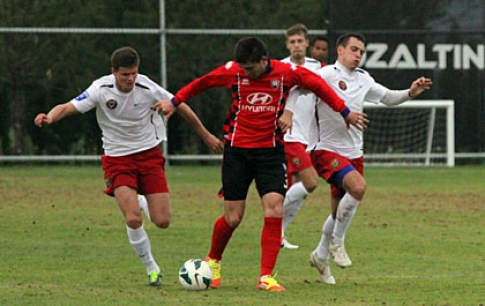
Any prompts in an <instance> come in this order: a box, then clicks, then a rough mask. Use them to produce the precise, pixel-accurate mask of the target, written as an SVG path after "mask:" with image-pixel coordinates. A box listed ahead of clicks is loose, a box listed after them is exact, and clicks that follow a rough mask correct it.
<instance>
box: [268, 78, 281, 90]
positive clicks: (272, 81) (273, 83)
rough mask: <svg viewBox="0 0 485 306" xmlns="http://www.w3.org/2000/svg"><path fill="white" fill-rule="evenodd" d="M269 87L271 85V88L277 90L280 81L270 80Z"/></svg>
mask: <svg viewBox="0 0 485 306" xmlns="http://www.w3.org/2000/svg"><path fill="white" fill-rule="evenodd" d="M270 85H271V88H273V89H277V88H278V87H279V86H280V81H279V80H271V81H270Z"/></svg>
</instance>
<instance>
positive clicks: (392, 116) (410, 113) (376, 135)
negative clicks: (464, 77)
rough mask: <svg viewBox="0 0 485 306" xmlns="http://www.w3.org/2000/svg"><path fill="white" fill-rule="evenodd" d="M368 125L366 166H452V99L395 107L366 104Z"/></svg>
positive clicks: (453, 161)
mask: <svg viewBox="0 0 485 306" xmlns="http://www.w3.org/2000/svg"><path fill="white" fill-rule="evenodd" d="M364 112H365V113H367V115H368V118H369V120H370V123H369V125H368V128H367V129H366V130H365V132H364V157H365V163H366V165H370V166H373V165H375V166H447V167H453V166H454V165H455V118H454V117H455V111H454V101H453V100H413V101H407V102H405V103H403V104H400V105H397V106H386V105H384V104H373V103H368V102H366V103H365V104H364Z"/></svg>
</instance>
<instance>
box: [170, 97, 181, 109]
mask: <svg viewBox="0 0 485 306" xmlns="http://www.w3.org/2000/svg"><path fill="white" fill-rule="evenodd" d="M170 102H172V105H173V106H175V107H177V106H179V105H178V104H177V102H175V97H172V99H170Z"/></svg>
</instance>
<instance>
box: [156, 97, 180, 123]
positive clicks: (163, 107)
mask: <svg viewBox="0 0 485 306" xmlns="http://www.w3.org/2000/svg"><path fill="white" fill-rule="evenodd" d="M153 109H154V110H156V111H157V112H158V113H159V114H163V115H164V117H165V120H168V119H169V118H170V117H172V115H173V113H175V110H176V109H175V106H174V105H173V104H172V101H170V100H161V101H159V102H157V103H156V104H155V105H153Z"/></svg>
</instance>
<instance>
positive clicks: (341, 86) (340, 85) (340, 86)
mask: <svg viewBox="0 0 485 306" xmlns="http://www.w3.org/2000/svg"><path fill="white" fill-rule="evenodd" d="M338 87H339V88H340V89H342V90H347V84H345V82H344V81H339V82H338Z"/></svg>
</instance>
